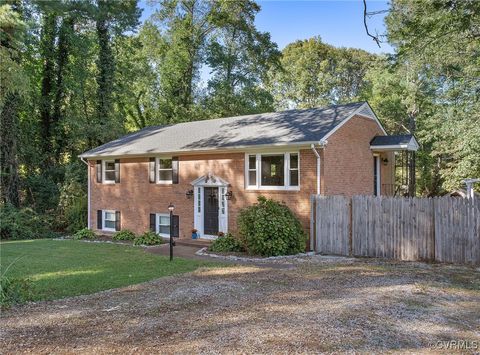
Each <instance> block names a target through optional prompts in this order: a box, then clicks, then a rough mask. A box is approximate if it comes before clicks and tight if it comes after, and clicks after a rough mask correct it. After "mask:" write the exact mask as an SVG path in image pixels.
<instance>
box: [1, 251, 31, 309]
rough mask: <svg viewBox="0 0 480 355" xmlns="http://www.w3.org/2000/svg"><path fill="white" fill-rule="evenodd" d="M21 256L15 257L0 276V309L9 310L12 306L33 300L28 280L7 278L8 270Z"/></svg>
mask: <svg viewBox="0 0 480 355" xmlns="http://www.w3.org/2000/svg"><path fill="white" fill-rule="evenodd" d="M22 257H23V256H20V257H17V258H16V259H15V260H14V261H12V262H11V263H10V264H9V265H8V266H7V267H6V268H5V271H3V273H2V274H1V275H0V308H2V309H5V308H9V307H10V306H11V305H13V304H21V303H25V302H27V301H30V300H31V299H33V292H32V283H31V281H30V280H28V279H23V278H9V277H7V272H8V270H9V269H10V268H11V267H12V265H14V264H15V262H17V261H18V260H19V259H21V258H22Z"/></svg>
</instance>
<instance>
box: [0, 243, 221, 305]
mask: <svg viewBox="0 0 480 355" xmlns="http://www.w3.org/2000/svg"><path fill="white" fill-rule="evenodd" d="M0 256H1V259H0V266H1V273H2V274H3V272H4V270H5V268H7V267H8V265H9V264H10V263H11V262H12V261H14V260H15V259H17V258H19V257H20V259H18V260H17V261H16V262H15V263H14V264H13V265H12V266H11V267H10V268H9V270H8V272H7V276H9V277H22V278H28V279H30V280H31V281H32V283H33V287H34V290H33V291H34V300H51V299H57V298H63V297H67V296H76V295H84V294H89V293H94V292H97V291H101V290H107V289H111V288H116V287H122V286H127V285H131V284H136V283H140V282H144V281H148V280H152V279H155V278H158V277H162V276H168V275H174V274H181V273H185V272H190V271H194V270H195V269H197V268H199V267H202V266H214V265H218V264H215V263H209V262H203V261H197V260H188V259H181V258H174V260H173V261H172V262H170V261H169V259H168V257H165V256H159V255H153V254H150V253H147V252H145V251H144V250H143V249H142V248H138V247H132V246H123V245H115V244H104V243H85V242H82V241H76V240H62V241H60V240H22V241H9V242H2V243H0Z"/></svg>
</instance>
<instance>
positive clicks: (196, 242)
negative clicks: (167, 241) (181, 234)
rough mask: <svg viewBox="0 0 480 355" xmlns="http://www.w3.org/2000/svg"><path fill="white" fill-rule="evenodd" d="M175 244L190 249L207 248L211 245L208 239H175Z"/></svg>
mask: <svg viewBox="0 0 480 355" xmlns="http://www.w3.org/2000/svg"><path fill="white" fill-rule="evenodd" d="M175 243H176V244H177V245H186V246H190V247H198V248H203V247H209V246H210V244H212V241H211V240H209V239H176V240H175Z"/></svg>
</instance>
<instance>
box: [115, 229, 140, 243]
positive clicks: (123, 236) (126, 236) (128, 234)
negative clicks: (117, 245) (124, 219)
mask: <svg viewBox="0 0 480 355" xmlns="http://www.w3.org/2000/svg"><path fill="white" fill-rule="evenodd" d="M136 237H137V235H136V234H135V233H133V232H132V231H130V230H128V229H122V230H121V231H120V232H117V233H115V234H114V235H113V237H112V239H113V240H134V239H135V238H136Z"/></svg>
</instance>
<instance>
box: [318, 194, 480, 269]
mask: <svg viewBox="0 0 480 355" xmlns="http://www.w3.org/2000/svg"><path fill="white" fill-rule="evenodd" d="M311 202H312V206H311V207H312V210H311V213H312V218H311V225H310V229H311V232H310V235H311V236H313V238H311V249H314V250H315V251H317V252H319V253H324V254H337V255H353V256H368V257H381V258H391V259H399V260H412V261H415V260H436V261H441V262H451V263H462V264H480V201H478V200H477V201H472V200H467V199H461V198H456V197H436V198H401V197H375V196H354V197H352V198H349V197H345V196H319V195H312V198H311Z"/></svg>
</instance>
